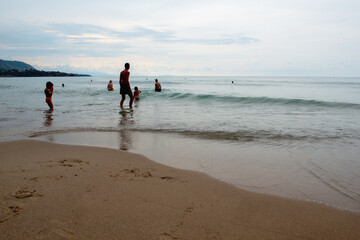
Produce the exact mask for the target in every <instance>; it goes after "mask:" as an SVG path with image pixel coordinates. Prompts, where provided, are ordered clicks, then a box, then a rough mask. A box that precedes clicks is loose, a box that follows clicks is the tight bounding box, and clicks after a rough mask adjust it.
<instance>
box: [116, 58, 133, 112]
mask: <svg viewBox="0 0 360 240" xmlns="http://www.w3.org/2000/svg"><path fill="white" fill-rule="evenodd" d="M129 69H130V64H129V63H125V69H124V70H123V71H122V72H121V73H120V80H119V83H120V94H121V101H120V107H123V104H124V101H125V96H126V95H129V97H130V101H129V107H130V108H132V104H133V101H134V96H133V94H132V91H131V87H130V82H129V76H130V72H129Z"/></svg>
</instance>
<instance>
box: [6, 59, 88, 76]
mask: <svg viewBox="0 0 360 240" xmlns="http://www.w3.org/2000/svg"><path fill="white" fill-rule="evenodd" d="M90 76H91V75H87V74H77V73H64V72H59V71H39V70H37V69H35V68H33V67H32V66H31V65H29V64H27V63H24V62H20V61H6V60H2V59H0V77H90Z"/></svg>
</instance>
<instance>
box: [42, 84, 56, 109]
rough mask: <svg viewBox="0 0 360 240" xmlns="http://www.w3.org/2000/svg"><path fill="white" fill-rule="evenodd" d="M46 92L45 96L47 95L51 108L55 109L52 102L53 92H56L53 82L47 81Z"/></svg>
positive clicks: (46, 99)
mask: <svg viewBox="0 0 360 240" xmlns="http://www.w3.org/2000/svg"><path fill="white" fill-rule="evenodd" d="M44 92H45V96H46V98H45V102H46V103H47V104H48V105H49V108H50V109H54V105H53V104H52V101H51V98H52V94H53V92H54V84H53V83H52V82H47V83H46V88H45V90H44Z"/></svg>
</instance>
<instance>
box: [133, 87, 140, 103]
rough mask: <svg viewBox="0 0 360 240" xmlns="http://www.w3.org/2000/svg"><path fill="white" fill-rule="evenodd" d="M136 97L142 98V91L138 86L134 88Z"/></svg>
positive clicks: (137, 98) (136, 98)
mask: <svg viewBox="0 0 360 240" xmlns="http://www.w3.org/2000/svg"><path fill="white" fill-rule="evenodd" d="M134 90H135V91H134V98H135V100H140V93H141V91H140V90H139V89H138V87H135V88H134Z"/></svg>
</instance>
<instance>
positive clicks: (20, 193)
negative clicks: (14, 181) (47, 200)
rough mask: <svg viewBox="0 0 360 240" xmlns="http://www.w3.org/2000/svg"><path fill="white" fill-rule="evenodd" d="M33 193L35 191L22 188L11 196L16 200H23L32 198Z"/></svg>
mask: <svg viewBox="0 0 360 240" xmlns="http://www.w3.org/2000/svg"><path fill="white" fill-rule="evenodd" d="M35 192H36V190H33V191H29V190H27V189H26V188H23V189H19V190H18V191H16V192H15V193H14V194H12V195H11V196H13V197H15V198H18V199H24V198H29V197H32V196H34V193H35Z"/></svg>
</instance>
